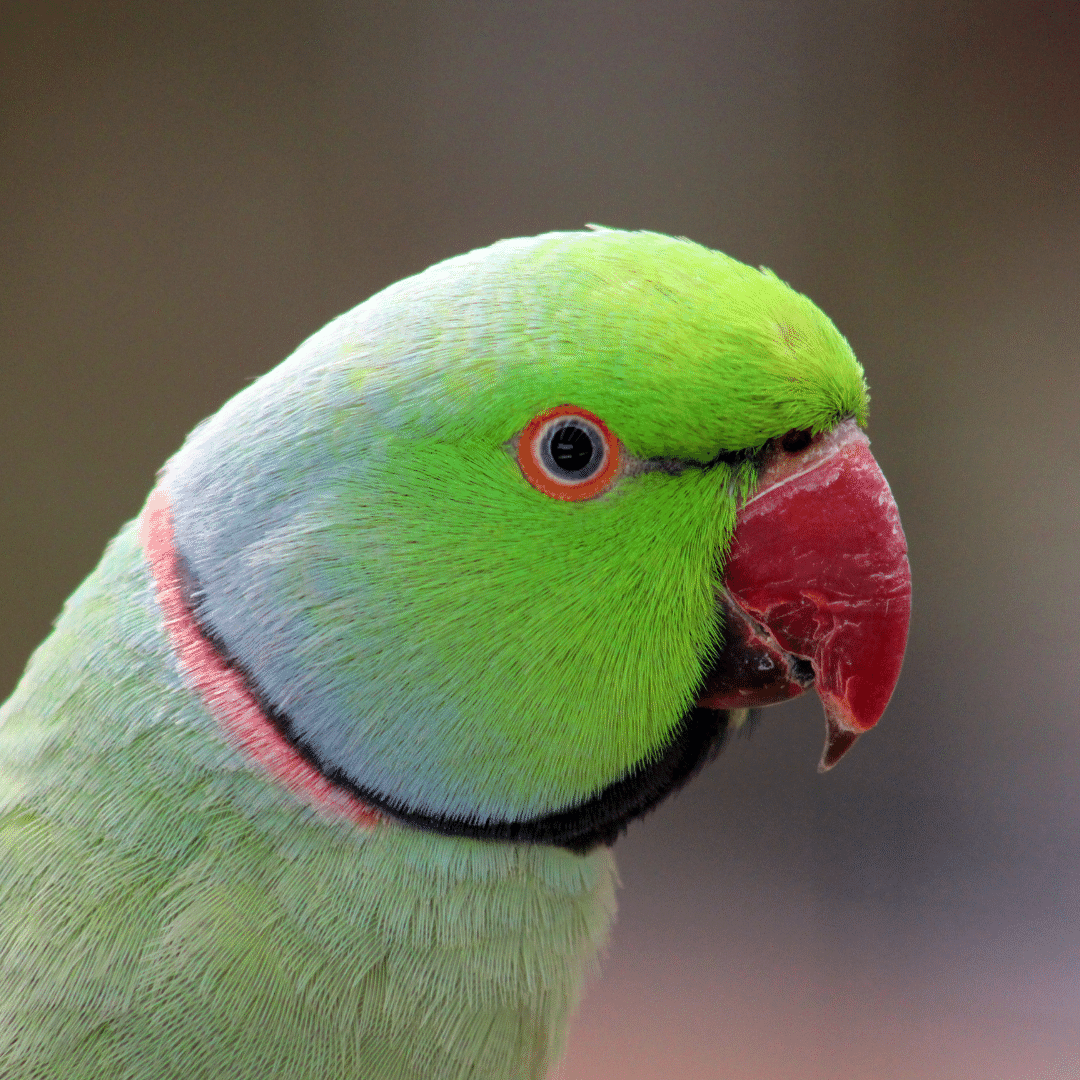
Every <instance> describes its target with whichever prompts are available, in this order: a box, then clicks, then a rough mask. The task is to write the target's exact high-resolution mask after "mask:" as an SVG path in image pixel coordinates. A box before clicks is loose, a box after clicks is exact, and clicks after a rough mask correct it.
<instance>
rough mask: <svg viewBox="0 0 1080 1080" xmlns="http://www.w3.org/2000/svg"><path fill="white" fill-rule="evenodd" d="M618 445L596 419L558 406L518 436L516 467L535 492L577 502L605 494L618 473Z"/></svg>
mask: <svg viewBox="0 0 1080 1080" xmlns="http://www.w3.org/2000/svg"><path fill="white" fill-rule="evenodd" d="M621 457H622V444H621V443H620V442H619V440H618V438H617V437H616V436H615V435H613V434H612V432H611V431H610V430H609V429H608V427H607V425H606V424H605V423H604V421H603V420H601V419H600V417H599V416H596V415H595V414H594V413H591V412H589V411H588V410H587V409H582V408H579V407H578V406H577V405H556V406H555V408H554V409H548V410H546V411H545V412H542V413H540V415H539V416H535V417H533V419H532V420H530V421H529V423H528V424H527V425H526V427H525V430H524V431H523V432H522V433H521V440H520V441H519V443H518V464H519V465H520V466H521V471H522V473H523V474H524V475H525V479H526V480H528V481H529V483H530V484H532V486H533V487H534V488H536V489H537V491H542V492H543V493H544V494H545V495H550V496H551V498H553V499H564V500H567V501H569V502H580V501H582V500H584V499H592V498H594V497H595V496H597V495H599V494H601V493H602V492H604V491H606V490H607V488H608V487H609V486H610V484H611V481H612V479H613V478H614V476H615V473H616V472H617V471H618V468H619V461H620V458H621Z"/></svg>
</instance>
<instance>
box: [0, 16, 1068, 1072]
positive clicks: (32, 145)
mask: <svg viewBox="0 0 1080 1080" xmlns="http://www.w3.org/2000/svg"><path fill="white" fill-rule="evenodd" d="M0 79H2V85H0V125H2V127H0V139H2V145H0V185H2V194H0V198H2V204H3V205H2V213H0V220H2V224H0V228H2V241H0V289H2V293H0V296H2V299H0V335H2V336H0V415H2V422H0V626H2V638H0V697H2V696H4V695H6V693H7V691H8V690H9V689H10V687H11V686H13V685H14V682H15V680H16V678H17V676H18V673H19V671H20V669H21V667H22V665H23V664H24V662H25V660H26V657H27V655H28V654H29V652H30V650H31V649H32V647H33V646H34V645H35V644H36V643H37V642H38V641H39V640H40V639H41V638H42V637H43V636H44V635H45V634H46V632H47V631H48V629H49V625H50V622H51V620H52V619H53V618H54V616H55V615H56V613H57V611H58V610H59V608H60V605H61V603H62V601H63V599H64V597H65V596H66V595H67V594H68V593H69V592H70V591H71V590H72V589H73V588H74V586H75V585H76V584H77V583H78V582H79V580H80V579H81V578H82V577H83V576H85V574H86V573H87V572H88V571H89V570H90V569H91V568H92V567H93V565H94V564H95V562H96V561H97V559H98V557H99V555H100V552H101V550H102V548H103V546H104V544H105V542H106V541H107V539H108V538H109V537H110V536H111V535H112V534H113V533H114V532H115V531H116V529H117V528H118V526H119V525H120V523H121V522H123V521H124V520H126V519H128V518H130V517H132V516H133V515H134V514H135V513H136V512H137V511H138V509H139V507H140V505H141V503H142V500H143V498H144V496H145V494H146V492H147V490H148V489H149V487H150V485H151V483H152V481H153V477H154V472H155V470H156V468H157V467H158V466H159V465H160V464H161V463H162V462H163V461H164V460H165V458H166V457H167V456H168V455H169V454H170V453H172V452H173V450H175V449H176V447H177V446H178V445H179V444H180V442H181V440H182V438H183V436H184V434H185V433H186V432H187V431H188V430H189V429H190V428H191V427H192V425H193V424H194V423H195V422H196V421H198V420H199V419H200V418H202V417H203V416H205V415H207V414H209V413H211V412H213V411H214V410H215V409H216V408H217V407H218V406H219V405H220V404H221V402H223V401H224V400H225V399H226V398H227V397H229V396H230V395H231V394H233V393H234V392H236V391H237V390H239V389H240V388H241V387H243V386H245V385H246V384H247V383H248V382H249V381H250V380H251V379H252V378H254V377H255V376H257V375H258V374H260V373H261V372H263V371H265V370H266V369H268V368H270V367H271V366H273V365H274V364H275V363H277V362H278V361H279V360H280V359H282V358H283V357H284V356H285V355H287V354H288V353H289V352H290V351H291V350H292V349H293V348H294V347H295V346H296V345H297V344H298V343H299V342H300V341H301V340H302V339H303V338H304V337H306V336H307V335H308V334H309V333H311V332H313V331H314V330H316V329H317V328H318V327H320V326H321V325H322V324H323V323H324V322H325V321H327V320H328V319H329V318H330V317H331V316H333V315H336V314H337V313H338V312H340V311H342V310H344V309H345V308H348V307H351V306H352V305H353V304H355V303H357V302H358V301H360V300H363V299H364V298H366V297H367V296H368V295H370V294H371V293H372V292H374V291H376V290H377V289H379V288H381V287H382V286H384V285H386V284H388V283H390V282H392V281H394V280H396V279H398V278H400V277H402V276H404V275H407V274H411V273H413V272H415V271H418V270H420V269H422V268H423V267H425V266H427V265H428V264H430V263H432V262H434V261H436V260H439V259H442V258H444V257H447V256H450V255H454V254H456V253H458V252H461V251H465V250H468V249H470V248H474V247H477V246H482V245H485V244H488V243H489V242H491V241H494V240H496V239H498V238H500V237H503V236H513V235H520V234H527V233H534V232H540V231H545V230H549V229H555V228H578V227H581V226H582V225H583V224H584V223H586V222H600V223H602V224H606V225H612V226H620V227H628V228H651V229H656V230H659V231H663V232H669V233H673V234H679V235H686V236H689V237H692V238H693V239H696V240H698V241H701V242H703V243H705V244H707V245H709V246H712V247H717V248H721V249H723V250H725V251H727V252H729V253H730V254H732V255H735V256H736V257H738V258H741V259H743V260H745V261H748V262H751V263H754V264H764V265H767V266H769V267H771V268H772V269H774V270H775V271H776V272H777V273H778V274H780V276H781V277H783V278H784V279H786V280H788V281H790V282H791V283H792V284H794V285H795V286H796V287H797V288H799V289H800V290H801V291H804V292H806V293H808V294H809V295H810V296H811V297H813V298H814V299H815V300H816V301H817V302H818V303H819V304H821V306H822V307H823V308H824V309H825V310H826V311H828V312H829V313H830V315H831V316H832V317H833V318H834V320H835V321H836V323H837V324H838V326H839V327H840V328H841V329H842V330H843V331H844V332H845V333H846V334H847V336H848V337H849V339H850V341H851V342H852V344H853V346H854V348H855V350H856V352H857V354H858V355H859V356H860V358H861V359H862V360H863V362H864V364H865V365H866V368H867V371H868V374H869V378H870V381H871V387H872V390H873V410H872V417H871V425H870V434H871V437H872V439H873V443H874V449H875V452H876V454H877V456H878V459H879V461H880V462H881V464H882V466H883V468H884V470H885V472H886V474H887V476H888V477H889V479H890V481H891V483H892V486H893V490H894V492H895V494H896V497H897V501H898V502H899V505H900V508H901V512H902V515H903V519H904V524H905V526H906V529H907V535H908V539H909V543H910V547H911V561H912V566H913V570H914V581H915V610H914V618H913V623H912V636H911V644H910V649H909V653H908V658H907V663H906V667H905V671H904V674H903V676H902V679H901V682H900V685H899V687H898V689H897V692H896V695H895V697H894V699H893V703H892V705H891V706H890V708H889V710H888V712H887V713H886V715H885V718H884V720H883V721H882V723H881V725H880V727H879V729H878V730H877V731H875V732H874V733H873V734H871V735H870V736H868V737H866V738H865V739H863V740H862V741H861V743H860V744H859V746H858V748H857V749H856V751H855V752H854V753H852V754H851V755H850V756H849V758H848V759H847V760H845V761H844V763H843V765H842V766H841V767H840V768H839V769H838V770H836V771H835V772H834V773H831V774H829V775H827V776H824V777H821V776H818V775H817V773H816V772H815V769H814V766H815V764H816V762H817V757H818V753H819V750H820V741H821V738H822V723H821V719H820V715H819V710H818V705H817V702H816V699H815V700H806V701H800V702H797V703H792V704H790V705H787V706H783V707H778V708H776V709H773V710H769V712H768V713H767V714H766V715H765V717H764V719H763V721H762V723H761V724H760V726H759V727H758V728H757V730H756V731H755V733H754V734H753V736H752V738H750V739H749V740H738V741H735V742H734V743H733V744H732V745H731V746H730V747H729V749H728V750H727V752H726V753H725V755H724V756H723V758H722V759H721V760H720V761H719V762H718V763H717V764H716V765H715V766H713V767H712V768H711V769H710V770H709V771H708V772H707V773H706V774H704V775H703V776H702V777H701V778H699V780H698V781H697V782H696V784H694V785H693V786H692V787H691V788H690V789H688V790H687V791H686V792H684V793H683V794H682V795H680V796H679V797H677V798H676V799H674V800H671V801H670V802H669V803H668V804H666V805H665V806H664V807H663V808H662V809H660V810H659V811H658V812H657V813H655V814H654V815H653V816H651V817H650V818H649V819H648V820H646V821H643V822H640V823H638V824H636V825H635V826H633V828H632V829H631V830H630V833H629V835H628V836H627V837H626V838H625V839H623V840H622V841H621V842H620V844H619V847H618V851H619V855H620V863H621V868H622V876H623V882H624V888H623V890H622V893H621V916H620V921H619V923H618V927H617V930H616V933H615V936H614V940H613V943H612V947H611V950H610V954H609V956H608V959H607V962H606V973H605V977H604V979H603V980H602V981H601V982H600V983H599V984H597V985H595V986H593V987H592V989H591V991H590V993H589V996H588V997H587V999H586V1001H585V1004H584V1005H583V1007H582V1010H581V1013H580V1016H579V1019H578V1022H577V1025H576V1027H575V1029H574V1033H573V1036H572V1039H571V1042H570V1048H569V1053H568V1056H567V1059H566V1061H565V1062H564V1064H563V1066H562V1068H561V1072H560V1073H559V1076H560V1077H562V1078H564V1080H579V1078H580V1080H601V1078H603V1080H611V1078H616V1077H618V1078H624V1080H637V1078H669V1077H679V1078H680V1080H694V1078H699V1077H701V1078H721V1077H722V1078H732V1080H752V1078H754V1080H757V1078H763V1080H774V1078H781V1080H786V1078H791V1077H798V1078H800V1080H837V1078H843V1080H849V1078H873V1080H889V1078H897V1080H923V1078H926V1080H929V1078H941V1080H958V1078H969V1077H970V1078H977V1080H997V1078H1000V1080H1019V1078H1025V1080H1026V1078H1032V1080H1050V1078H1053V1080H1070V1078H1077V1077H1080V836H1078V827H1080V724H1078V723H1077V712H1078V708H1077V700H1078V697H1080V633H1078V629H1077V627H1078V624H1080V583H1078V562H1080V560H1078V548H1080V484H1078V477H1080V422H1078V412H1080V356H1078V344H1080V5H1078V4H1076V3H1075V2H1062V3H1051V2H1039V3H1034V2H985V3H966V2H956V0H946V2H938V3H903V2H897V0H884V2H876V3H873V4H867V3H854V2H840V0H837V2H821V0H804V2H773V3H767V2H723V0H700V2H694V0H665V2H663V3H649V2H644V0H624V2H613V0H612V2H588V0H586V2H582V3H556V2H550V0H539V2H531V3H526V2H521V3H511V2H503V3H498V2H488V3H480V2H467V0H441V2H434V0H402V2H398V3H387V4H376V3H370V2H362V0H357V2H353V3H345V2H341V0H318V2H313V0H304V2H301V0H257V2H256V0H248V2H246V3H245V2H234V3H224V4H216V3H214V4H211V3H195V2H184V0H174V2H170V3H164V2H162V3H156V4H150V3H141V4H140V3H124V2H121V0H114V2H107V0H106V2H102V0H96V2H88V0H71V2H70V3H55V2H49V0H42V2H39V3H36V4H10V3H5V4H4V6H3V9H2V11H0Z"/></svg>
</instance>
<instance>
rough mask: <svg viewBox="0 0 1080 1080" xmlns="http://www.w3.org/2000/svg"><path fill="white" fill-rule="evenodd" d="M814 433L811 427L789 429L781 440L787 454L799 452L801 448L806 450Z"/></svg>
mask: <svg viewBox="0 0 1080 1080" xmlns="http://www.w3.org/2000/svg"><path fill="white" fill-rule="evenodd" d="M813 437H814V436H813V434H812V433H811V431H810V430H809V428H802V429H798V428H797V429H796V430H794V431H789V432H788V433H787V434H786V435H785V436H784V437H783V438H782V439H781V440H780V445H781V446H782V447H783V449H784V453H786V454H797V453H798V452H799V451H800V450H805V449H806V448H807V447H808V446H809V445H810V441H811V439H813Z"/></svg>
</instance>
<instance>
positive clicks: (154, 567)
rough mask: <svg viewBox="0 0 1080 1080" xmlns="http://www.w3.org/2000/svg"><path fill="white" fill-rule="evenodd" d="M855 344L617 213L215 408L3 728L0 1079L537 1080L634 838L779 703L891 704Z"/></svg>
mask: <svg viewBox="0 0 1080 1080" xmlns="http://www.w3.org/2000/svg"><path fill="white" fill-rule="evenodd" d="M867 405H868V397H867V390H866V385H865V382H864V377H863V371H862V368H861V367H860V365H859V363H858V362H857V361H856V359H855V357H854V355H853V353H852V351H851V349H850V348H849V346H848V344H847V342H846V341H845V340H844V338H843V337H842V336H841V335H840V334H839V332H838V331H837V330H836V329H835V327H834V326H833V324H832V323H831V322H830V321H829V319H828V318H827V317H826V316H825V315H824V314H822V312H821V311H820V310H818V308H817V307H815V306H814V304H813V303H811V302H810V301H809V300H808V299H807V298H805V297H804V296H802V295H800V294H798V293H797V292H795V291H794V290H793V289H791V288H789V287H788V286H787V285H785V284H784V283H783V282H782V281H781V280H780V279H779V278H777V277H776V276H775V275H774V274H772V273H771V272H769V271H767V270H757V269H753V268H751V267H748V266H745V265H743V264H742V263H739V262H737V261H736V260H734V259H732V258H729V257H728V256H726V255H723V254H721V253H719V252H716V251H712V250H709V249H707V248H704V247H701V246H699V245H697V244H695V243H692V242H690V241H688V240H684V239H674V238H671V237H667V236H662V235H658V234H655V233H648V232H622V231H617V230H609V229H599V228H594V229H590V230H583V231H580V232H563V233H549V234H546V235H542V236H537V237H531V238H523V239H514V240H504V241H501V242H499V243H496V244H494V245H493V246H491V247H488V248H485V249H482V250H478V251H473V252H471V253H469V254H466V255H462V256H459V257H457V258H453V259H449V260H448V261H445V262H442V263H439V264H437V265H436V266H433V267H431V268H430V269H428V270H426V271H424V272H423V273H420V274H418V275H416V276H415V277H411V278H408V279H406V280H404V281H401V282H399V283H397V284H395V285H392V286H390V287H389V288H387V289H385V290H384V291H382V292H380V293H379V294H377V295H376V296H374V297H372V298H371V299H369V300H367V301H366V302H365V303H362V304H360V305H359V306H358V307H356V308H354V309H353V310H352V311H349V312H347V313H346V314H344V315H342V316H340V317H339V318H337V319H335V320H334V321H332V322H331V323H330V324H329V325H327V326H326V327H324V328H323V329H322V330H320V331H319V332H318V333H316V334H315V335H314V336H312V337H311V338H310V339H308V340H307V341H306V342H305V343H304V344H302V345H301V346H300V347H299V349H298V350H297V351H296V352H295V353H294V354H293V355H292V356H291V357H290V358H289V359H287V360H286V361H285V362H284V363H282V364H281V365H280V366H278V367H277V368H276V369H274V370H272V371H271V372H270V373H269V374H267V375H265V376H263V377H262V378H261V379H259V380H258V381H256V382H254V383H253V384H252V385H250V386H249V387H247V388H246V389H245V390H243V391H242V392H241V393H239V394H238V395H237V396H236V397H234V398H233V399H232V400H231V401H229V402H228V403H227V404H226V405H225V406H224V407H223V408H222V409H221V410H220V411H219V412H218V413H217V414H216V415H215V416H213V417H211V418H210V419H209V420H206V421H204V422H203V423H202V424H200V425H199V426H198V427H197V428H196V429H195V431H194V432H193V433H192V434H191V435H190V436H189V438H188V439H187V441H186V442H185V443H184V445H183V447H182V448H181V449H180V450H179V451H178V453H177V454H176V455H175V456H174V457H173V458H172V459H171V460H170V461H169V462H168V463H167V464H166V465H165V467H164V468H163V469H162V471H161V473H160V474H159V478H158V481H157V484H156V486H155V487H154V489H153V492H152V493H151V495H150V497H149V500H148V501H147V503H146V505H145V508H144V509H143V511H142V512H141V514H140V515H139V517H138V518H137V519H136V520H135V521H133V522H131V523H129V524H128V525H127V526H126V527H125V528H123V529H122V530H121V532H120V534H119V535H118V536H117V537H116V539H115V540H114V541H113V542H112V543H111V545H110V546H109V548H108V550H107V551H106V553H105V555H104V557H103V559H102V561H101V563H100V565H99V566H98V567H97V569H96V570H95V571H94V572H93V573H92V574H91V575H90V577H89V578H88V579H87V580H86V581H85V582H84V583H83V584H82V585H81V586H80V587H79V588H78V589H77V590H76V592H75V594H74V595H73V596H72V597H71V598H70V599H69V600H68V602H67V604H66V605H65V607H64V610H63V612H62V614H61V616H60V618H59V619H58V621H57V624H56V627H55V630H54V631H53V633H52V634H51V636H50V637H49V638H48V639H47V640H46V641H45V642H44V644H42V645H41V646H40V648H39V649H38V650H37V651H36V652H35V654H34V655H33V657H32V659H31V660H30V663H29V666H28V667H27V670H26V673H25V675H24V677H23V679H22V681H21V682H20V683H19V685H18V687H17V688H16V690H15V692H14V694H13V696H12V697H11V698H10V700H9V701H8V702H7V703H6V705H4V707H3V710H2V714H0V720H2V722H0V1076H3V1077H5V1078H10V1080H30V1078H33V1080H54V1078H55V1080H84V1078H87V1080H89V1078H94V1080H121V1078H123V1080H165V1078H178V1080H179V1078H183V1080H200V1078H215V1080H217V1078H221V1080H224V1078H228V1080H242V1078H258V1080H271V1078H280V1080H343V1078H358V1080H413V1078H420V1077H422V1078H426V1080H449V1078H451V1077H453V1078H471V1080H481V1078H490V1080H533V1078H537V1077H541V1076H544V1075H545V1073H546V1072H547V1070H548V1069H549V1068H550V1067H551V1066H552V1065H553V1064H554V1063H555V1062H556V1061H557V1060H558V1058H559V1055H560V1053H561V1050H562V1047H563V1043H564V1039H565V1035H566V1029H567V1024H568V1022H569V1017H570V1015H571V1014H572V1012H573V1010H574V1007H575V1004H576V1002H577V1001H578V1000H579V997H580V994H581V993H582V986H583V982H584V981H585V980H586V978H587V977H589V976H590V974H591V973H592V972H593V971H594V970H595V968H596V965H597V956H598V952H599V950H600V949H601V947H602V946H603V944H604V942H605V939H606V937H607V935H608V932H609V928H610V926H611V923H612V919H613V917H614V913H615V900H614V893H615V864H614V862H613V858H612V853H611V845H612V843H613V841H614V840H615V839H616V837H617V836H618V835H619V834H620V832H621V831H623V830H624V829H625V828H626V826H627V824H628V823H629V822H630V821H632V820H633V819H635V818H637V817H639V816H640V815H642V814H644V813H646V812H647V811H649V810H650V809H651V808H653V807H654V806H656V805H657V803H658V802H660V801H661V800H662V799H664V798H665V797H666V796H667V795H668V794H670V793H671V792H672V791H673V790H675V789H677V788H678V787H679V786H680V785H682V784H683V783H684V782H685V781H686V780H687V779H688V778H689V777H690V776H692V774H693V773H694V772H695V771H696V770H697V769H698V768H699V767H701V766H702V764H703V763H704V762H706V761H707V760H708V759H709V758H710V757H711V756H712V755H714V754H715V752H716V751H717V749H718V748H719V746H720V744H721V742H722V739H723V736H724V732H725V730H726V729H727V728H728V727H729V726H731V725H732V724H735V723H738V722H739V720H740V719H741V718H742V717H744V716H745V711H746V709H747V708H749V707H753V706H759V705H766V704H770V703H772V702H775V701H780V700H784V699H786V698H789V697H792V696H794V695H795V694H798V693H802V692H803V691H805V690H807V689H809V688H813V689H815V690H816V691H817V693H818V694H819V696H820V697H821V700H822V702H823V705H824V709H825V715H826V748H825V753H824V755H823V759H822V767H825V768H827V767H829V766H831V765H832V764H834V763H835V761H836V760H838V759H839V757H840V755H841V754H842V753H844V752H845V751H846V750H847V749H848V747H849V746H850V745H851V743H852V742H854V740H855V738H856V737H857V736H858V735H859V734H860V733H861V732H863V731H865V730H867V729H868V728H870V727H871V726H873V725H874V724H875V723H876V722H877V720H878V718H879V717H880V716H881V713H882V711H883V710H884V708H885V706H886V703H887V702H888V699H889V697H890V694H891V693H892V690H893V687H894V685H895V683H896V681H897V678H898V676H899V671H900V664H901V661H902V657H903V651H904V645H905V640H906V635H907V624H908V614H909V608H910V574H909V569H908V562H907V556H906V547H905V543H904V537H903V532H902V530H901V526H900V520H899V515H898V512H897V509H896V504H895V502H894V500H893V498H892V495H891V493H890V490H889V487H888V484H887V483H886V481H885V478H884V476H883V475H882V473H881V471H880V469H879V468H878V466H877V464H876V463H875V461H874V459H873V457H872V455H871V453H870V450H869V444H868V441H867V438H866V436H865V434H864V433H863V431H862V426H863V425H864V424H865V421H866V416H867Z"/></svg>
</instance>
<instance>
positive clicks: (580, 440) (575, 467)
mask: <svg viewBox="0 0 1080 1080" xmlns="http://www.w3.org/2000/svg"><path fill="white" fill-rule="evenodd" d="M548 453H549V454H550V455H551V460H552V462H553V463H554V464H555V465H556V466H557V467H558V468H559V469H561V470H562V471H563V472H567V473H582V472H585V471H586V470H587V469H588V468H589V466H590V465H592V463H593V459H594V458H596V457H597V449H596V446H595V445H594V443H593V436H592V435H591V433H590V432H588V431H586V430H585V429H584V428H580V427H578V426H577V425H576V424H563V425H561V426H560V427H558V428H556V429H555V430H554V431H553V432H552V433H551V435H550V437H549V439H548Z"/></svg>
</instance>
